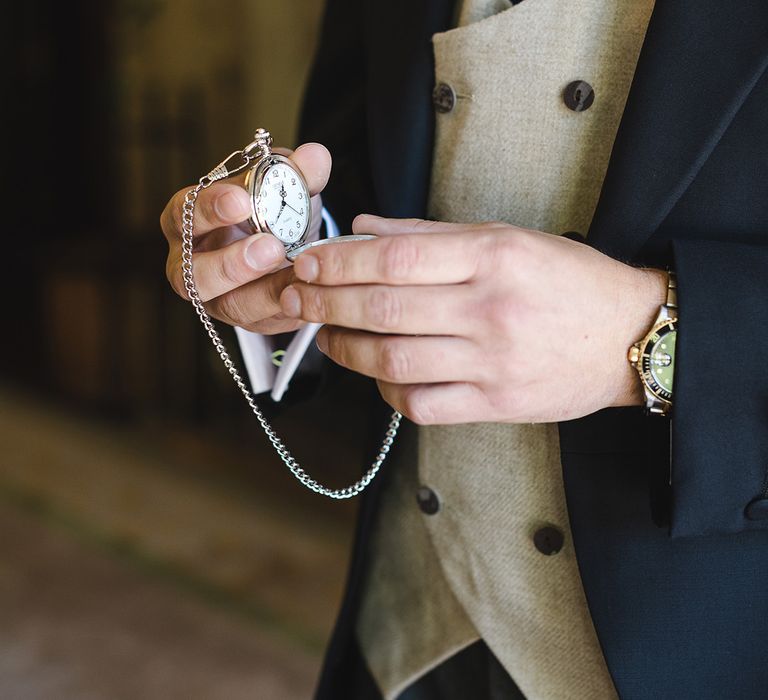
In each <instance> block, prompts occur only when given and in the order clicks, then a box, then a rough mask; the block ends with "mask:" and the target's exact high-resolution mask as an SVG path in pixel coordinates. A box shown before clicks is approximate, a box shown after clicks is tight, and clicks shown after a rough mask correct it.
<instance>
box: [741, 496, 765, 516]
mask: <svg viewBox="0 0 768 700" xmlns="http://www.w3.org/2000/svg"><path fill="white" fill-rule="evenodd" d="M744 514H745V515H746V516H747V518H749V519H750V520H768V498H755V499H754V500H753V501H750V502H749V505H747V507H746V509H745V510H744Z"/></svg>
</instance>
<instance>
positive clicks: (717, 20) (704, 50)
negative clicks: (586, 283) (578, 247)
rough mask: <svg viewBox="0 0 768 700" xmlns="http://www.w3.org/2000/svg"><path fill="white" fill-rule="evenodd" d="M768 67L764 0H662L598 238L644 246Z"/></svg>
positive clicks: (598, 216)
mask: <svg viewBox="0 0 768 700" xmlns="http://www.w3.org/2000/svg"><path fill="white" fill-rule="evenodd" d="M767 65H768V5H767V4H766V3H765V0H743V1H741V2H734V3H731V2H722V0H717V1H714V0H712V1H702V0H657V2H656V6H655V9H654V12H653V15H652V17H651V21H650V24H649V26H648V32H647V34H646V38H645V43H644V44H643V49H642V51H641V54H640V58H639V61H638V65H637V70H636V73H635V78H634V81H633V84H632V88H631V90H630V93H629V97H628V99H627V105H626V108H625V111H624V116H623V118H622V121H621V125H620V127H619V131H618V134H617V137H616V142H615V144H614V148H613V152H612V155H611V160H610V164H609V167H608V171H607V174H606V178H605V182H604V184H603V190H602V193H601V196H600V200H599V202H598V206H597V210H596V212H595V216H594V219H593V221H592V226H591V228H590V233H589V241H590V243H591V244H592V245H594V246H596V247H597V248H600V249H601V250H604V251H605V252H607V253H609V254H611V255H615V256H616V257H626V258H631V257H632V256H633V255H635V254H636V253H637V252H638V251H639V250H640V249H641V248H642V246H643V244H644V243H645V241H646V240H647V239H648V238H649V236H651V234H652V233H653V232H654V231H655V230H656V229H657V228H658V227H659V225H660V224H661V222H662V221H663V220H664V218H665V217H666V216H667V214H668V213H669V211H670V210H671V209H672V207H673V206H674V205H675V203H676V202H677V201H678V199H680V197H681V196H682V194H683V193H684V192H685V190H686V188H687V187H688V186H689V184H690V183H691V181H692V180H693V179H694V177H695V176H696V174H697V173H698V171H699V170H700V169H701V167H702V165H703V164H704V162H705V161H706V159H707V158H708V157H709V155H710V153H711V152H712V150H713V149H714V148H715V146H716V145H717V143H718V141H719V140H720V138H721V136H722V135H723V133H724V132H725V130H726V129H727V127H728V125H729V124H730V122H731V120H732V119H733V117H734V116H735V114H736V112H737V111H738V110H739V107H740V106H741V104H742V103H743V102H744V100H745V99H746V97H747V96H748V95H749V93H750V91H751V90H752V88H753V87H754V85H755V84H756V82H757V81H758V79H759V78H760V76H761V75H762V74H763V72H764V71H765V70H766V66H767ZM598 99H599V98H598Z"/></svg>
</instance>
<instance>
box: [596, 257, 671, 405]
mask: <svg viewBox="0 0 768 700" xmlns="http://www.w3.org/2000/svg"><path fill="white" fill-rule="evenodd" d="M629 269H630V270H631V271H632V274H631V275H630V284H629V286H628V292H629V293H628V295H627V299H626V302H625V304H624V305H623V306H622V309H621V319H622V322H621V324H620V325H621V328H620V332H619V333H617V344H616V348H615V350H614V351H613V353H612V359H613V360H614V363H615V367H616V379H615V384H614V386H615V389H616V392H615V396H614V397H613V401H612V402H611V403H610V405H611V406H642V405H644V404H645V392H644V390H643V383H642V380H641V379H640V375H639V374H638V373H637V371H636V370H635V368H634V367H632V365H631V364H630V363H629V362H628V361H627V350H628V349H629V348H630V347H631V346H632V344H633V343H636V342H637V341H638V340H639V339H640V338H643V337H644V336H645V335H646V334H647V333H648V331H649V329H650V328H651V326H652V325H653V322H654V320H655V319H656V317H657V316H658V314H659V309H660V307H661V306H663V305H664V303H665V302H666V298H667V281H668V275H667V273H666V272H664V271H663V270H656V269H651V268H629Z"/></svg>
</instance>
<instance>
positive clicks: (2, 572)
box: [0, 502, 318, 700]
mask: <svg viewBox="0 0 768 700" xmlns="http://www.w3.org/2000/svg"><path fill="white" fill-rule="evenodd" d="M0 552H1V553H2V554H1V555H0V620H2V623H1V624H0V697H2V698H9V699H13V700H54V699H56V700H122V699H123V698H125V700H136V699H137V698H141V700H155V699H157V700H161V699H162V700H175V699H177V698H178V699H179V700H182V699H183V700H197V699H198V698H199V700H217V699H219V698H220V699H221V700H239V699H240V698H242V699H243V700H245V699H246V698H248V699H249V700H254V699H255V698H276V699H277V698H279V699H281V700H294V699H295V700H299V699H302V700H303V699H305V698H309V697H310V695H311V689H312V686H313V682H314V679H315V674H316V670H317V663H318V658H317V655H316V654H312V653H309V652H307V651H306V650H304V649H301V648H299V647H297V646H296V645H291V644H290V643H288V642H285V641H282V640H280V641H277V640H276V639H275V638H274V636H273V635H271V634H269V633H265V632H264V631H263V630H262V629H260V627H259V625H257V624H254V623H253V621H251V620H248V619H243V618H242V617H241V616H239V615H237V614H236V613H233V612H232V611H227V610H223V609H220V608H217V607H215V606H211V605H209V604H207V603H206V602H205V601H203V600H201V599H199V598H197V597H195V596H194V595H190V594H188V593H186V592H183V591H182V592H180V591H179V589H178V587H177V586H175V585H174V584H173V583H172V582H169V581H167V580H158V579H157V578H156V577H153V576H151V575H147V574H146V572H144V571H141V570H138V569H137V568H136V567H134V566H132V565H131V564H130V563H129V562H126V561H125V560H121V559H119V558H115V557H111V556H109V555H108V554H106V553H105V552H104V551H103V550H99V549H98V548H95V547H93V546H88V545H86V544H83V543H82V542H79V541H77V539H76V538H74V537H72V536H71V534H70V533H67V532H66V531H63V530H61V529H58V528H54V527H51V525H50V523H48V522H45V521H42V520H41V519H40V518H39V517H36V516H35V515H34V514H30V513H29V512H27V511H25V510H21V509H19V508H14V507H13V506H11V505H9V504H8V503H7V502H6V503H4V504H3V505H2V507H0Z"/></svg>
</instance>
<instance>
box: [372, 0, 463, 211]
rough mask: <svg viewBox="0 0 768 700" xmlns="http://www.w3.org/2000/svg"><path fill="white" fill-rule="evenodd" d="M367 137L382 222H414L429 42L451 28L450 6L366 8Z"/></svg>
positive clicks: (426, 2)
mask: <svg viewBox="0 0 768 700" xmlns="http://www.w3.org/2000/svg"><path fill="white" fill-rule="evenodd" d="M367 5H368V7H367V23H368V27H367V30H368V36H369V37H370V41H369V42H368V51H369V53H368V65H369V67H370V68H369V69H370V75H369V81H368V115H369V117H368V130H369V139H370V150H371V165H372V170H373V178H374V187H375V190H376V197H377V203H378V205H379V209H380V212H381V213H382V214H383V215H385V216H394V217H411V216H417V217H422V216H424V214H425V211H426V202H427V192H428V185H429V171H430V167H431V164H432V163H431V160H432V143H433V131H434V114H433V111H432V101H431V92H432V85H433V82H434V60H433V53H432V35H433V34H434V33H435V32H440V31H445V30H446V29H449V28H450V26H451V22H452V19H453V7H454V0H416V1H414V0H370V1H369V2H368V3H367Z"/></svg>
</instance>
